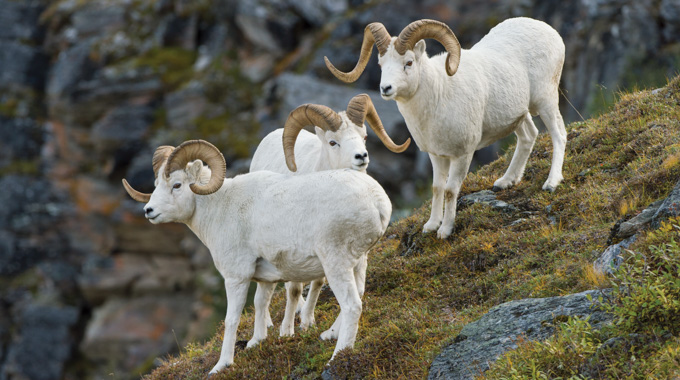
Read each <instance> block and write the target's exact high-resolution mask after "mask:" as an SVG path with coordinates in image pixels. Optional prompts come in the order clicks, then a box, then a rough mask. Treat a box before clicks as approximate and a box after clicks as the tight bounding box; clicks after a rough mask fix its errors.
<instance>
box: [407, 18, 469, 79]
mask: <svg viewBox="0 0 680 380" xmlns="http://www.w3.org/2000/svg"><path fill="white" fill-rule="evenodd" d="M425 38H432V39H434V40H436V41H437V42H439V43H440V44H442V45H443V46H444V48H446V51H447V52H448V53H449V54H448V55H447V56H446V73H447V74H448V75H449V76H451V75H453V74H455V73H456V71H458V64H459V63H460V43H459V42H458V39H457V38H456V36H455V35H454V34H453V32H452V31H451V28H449V27H448V25H446V24H444V23H443V22H440V21H436V20H427V19H423V20H418V21H414V22H412V23H410V24H408V25H407V26H406V27H405V28H404V30H402V31H401V33H399V38H397V41H396V42H395V44H394V48H395V49H396V50H397V53H399V54H404V53H405V52H406V51H407V50H412V49H413V47H414V46H415V45H416V42H418V41H420V40H422V39H425Z"/></svg>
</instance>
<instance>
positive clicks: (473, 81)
mask: <svg viewBox="0 0 680 380" xmlns="http://www.w3.org/2000/svg"><path fill="white" fill-rule="evenodd" d="M424 38H433V39H435V40H437V41H439V42H440V43H441V44H442V45H444V47H445V48H446V50H447V54H446V55H444V54H441V55H437V56H434V57H428V55H427V54H426V52H425V41H423V39H424ZM374 43H375V45H376V47H377V48H378V52H379V53H380V56H379V58H378V62H379V64H380V66H381V68H382V77H381V80H380V91H381V95H382V97H383V98H384V99H388V100H389V99H391V100H395V101H396V102H397V106H398V108H399V111H400V112H401V114H402V116H403V117H404V120H405V121H406V125H407V127H408V130H409V132H410V133H411V135H412V136H413V139H414V140H415V142H416V144H417V145H418V148H420V150H423V151H425V152H428V153H429V156H430V160H431V161H432V171H433V182H432V193H433V196H432V212H431V215H430V219H429V220H428V221H427V223H425V226H424V227H423V233H427V232H430V231H434V230H436V229H437V228H439V229H438V231H437V236H438V237H440V238H446V237H448V236H449V235H450V234H451V233H452V232H453V227H454V219H455V216H456V201H457V198H458V192H459V190H460V186H461V184H462V183H463V180H464V179H465V176H466V175H467V172H468V168H469V166H470V162H471V160H472V155H473V153H474V151H475V150H477V149H480V148H483V147H485V146H487V145H490V144H491V143H493V142H494V141H496V140H498V139H500V138H502V137H504V136H506V135H508V134H510V133H511V132H515V134H516V135H517V148H516V149H515V154H514V156H513V157H512V161H511V162H510V166H509V167H508V170H507V171H506V172H505V174H504V175H503V177H501V178H499V179H498V180H497V181H496V182H495V183H494V190H500V189H506V188H508V187H510V186H513V185H515V184H517V183H519V181H520V180H521V178H522V175H523V174H524V167H525V165H526V162H527V159H528V158H529V154H530V153H531V149H532V148H533V145H534V141H535V140H536V136H537V135H538V129H537V128H536V126H535V125H534V123H533V121H532V119H531V116H532V115H540V116H541V119H542V120H543V122H544V123H545V125H546V127H547V129H548V132H549V133H550V137H551V139H552V143H553V157H552V166H551V168H550V174H549V175H548V179H547V181H546V182H545V184H544V185H543V189H544V190H549V191H554V190H555V188H556V187H557V185H558V184H559V183H560V182H561V181H562V164H563V161H564V150H565V146H566V142H567V134H566V130H565V128H564V122H563V120H562V115H561V114H560V110H559V105H558V100H559V99H558V86H559V81H560V76H561V74H562V66H563V64H564V43H563V42H562V38H561V37H560V35H559V34H558V33H557V32H556V31H555V30H554V29H553V28H552V27H550V26H549V25H548V24H546V23H544V22H541V21H537V20H533V19H529V18H524V17H520V18H513V19H509V20H506V21H503V22H502V23H500V24H498V25H497V26H496V27H494V28H493V29H491V31H490V32H489V34H487V35H486V36H485V37H484V38H482V40H481V41H479V42H478V43H477V44H476V45H474V46H473V47H472V48H471V49H469V50H465V49H461V48H460V44H459V43H458V40H457V39H456V36H455V35H454V34H453V32H452V31H451V29H449V27H448V26H446V25H445V24H443V23H441V22H439V21H434V20H419V21H415V22H413V23H411V24H409V25H408V26H407V27H406V28H404V30H402V31H401V33H400V34H399V37H391V36H390V35H389V34H388V33H387V30H386V29H385V27H384V26H383V25H382V24H380V23H372V24H369V25H368V26H367V27H366V29H365V31H364V40H363V44H362V46H361V55H360V57H359V62H358V63H357V65H356V67H355V68H354V69H353V70H352V71H351V72H349V73H343V72H341V71H339V70H337V69H336V68H335V67H334V66H333V65H332V64H331V63H330V61H329V60H328V58H325V60H326V65H327V66H328V68H329V70H331V72H332V73H333V74H334V75H335V76H336V77H338V78H339V79H340V80H342V81H345V82H348V83H349V82H353V81H355V80H356V79H357V78H358V77H359V75H361V73H362V72H363V70H364V68H365V67H366V64H367V62H368V59H369V57H370V55H371V50H372V48H373V44H374ZM454 74H455V75H454ZM442 209H444V212H443V213H442ZM442 218H443V219H442Z"/></svg>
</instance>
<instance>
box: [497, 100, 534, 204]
mask: <svg viewBox="0 0 680 380" xmlns="http://www.w3.org/2000/svg"><path fill="white" fill-rule="evenodd" d="M515 135H517V146H516V147H515V154H513V156H512V160H511V161H510V166H508V170H506V172H505V174H504V175H503V176H502V177H501V178H499V179H498V180H496V182H494V184H493V190H494V191H498V190H503V189H507V188H509V187H511V186H514V185H516V184H518V183H519V181H521V180H522V176H523V175H524V168H525V166H526V164H527V160H528V159H529V155H530V154H531V150H532V149H533V147H534V142H535V141H536V136H538V128H536V125H534V121H533V120H532V119H531V114H529V113H528V112H527V113H526V115H525V116H524V120H522V121H521V122H520V123H519V125H518V126H517V129H515Z"/></svg>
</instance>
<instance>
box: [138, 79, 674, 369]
mask: <svg viewBox="0 0 680 380" xmlns="http://www.w3.org/2000/svg"><path fill="white" fill-rule="evenodd" d="M618 98H619V101H618V103H617V104H615V105H614V106H613V108H612V109H611V110H610V112H608V113H604V114H602V115H600V116H599V117H597V118H594V119H590V120H586V121H583V122H577V123H572V124H571V125H569V126H568V127H567V132H568V140H569V141H568V143H567V151H566V155H565V162H564V169H563V172H564V178H565V180H564V182H563V183H562V184H561V185H560V186H559V187H558V188H557V190H556V191H555V192H554V193H548V192H544V191H542V190H541V186H542V184H543V182H544V181H545V179H546V178H547V176H548V172H549V170H550V160H551V156H552V144H551V141H550V138H549V136H547V135H546V134H542V135H540V136H539V138H538V139H537V141H536V144H535V147H534V150H533V152H532V154H531V157H530V158H529V162H528V164H527V167H526V173H525V175H524V178H523V180H522V182H521V183H520V184H519V185H517V186H515V187H513V188H511V189H508V190H504V191H500V192H498V193H497V197H498V198H499V199H501V200H503V201H505V202H508V203H510V204H513V205H514V206H515V207H516V208H517V210H516V211H512V212H498V211H496V210H494V209H491V208H490V207H487V206H485V205H481V204H476V205H473V206H470V207H465V208H461V209H460V210H459V212H458V214H457V217H456V225H455V228H456V231H455V233H454V234H453V235H452V236H451V237H450V238H449V239H447V240H446V241H442V240H439V239H436V237H435V236H434V234H427V235H423V234H422V226H423V224H424V223H425V221H426V220H427V219H428V217H429V211H430V206H429V202H428V203H426V204H424V205H423V206H422V207H421V208H419V209H418V210H416V212H415V213H414V214H413V215H412V216H409V217H407V218H404V219H402V220H400V221H397V222H395V223H393V224H392V225H391V226H390V227H389V228H388V231H387V233H386V234H385V237H384V238H383V239H382V241H381V242H380V243H379V244H378V245H377V246H376V247H375V248H374V249H373V250H372V252H371V253H370V254H369V265H368V274H367V278H366V294H365V296H364V299H363V313H362V316H361V320H360V325H359V331H358V335H357V341H356V344H355V346H354V349H353V350H346V351H343V352H342V353H341V354H339V356H338V357H337V359H336V360H334V361H333V362H332V363H331V365H330V367H328V371H330V372H332V373H334V374H337V376H341V377H347V378H381V379H382V378H424V377H426V376H427V373H428V369H429V367H430V363H431V362H432V360H433V359H434V357H435V356H436V355H437V354H438V353H439V352H440V351H441V349H442V347H443V346H444V345H446V344H447V343H449V342H450V341H451V339H452V337H454V336H456V334H457V333H458V332H459V331H460V329H461V328H462V327H463V326H464V325H465V324H467V323H469V322H470V321H472V320H475V319H477V318H479V317H480V316H481V315H482V314H483V313H485V312H486V311H488V309H489V308H491V307H493V306H495V305H498V304H500V303H503V302H507V301H511V300H516V299H522V298H527V297H549V296H559V295H565V294H570V293H575V292H579V291H583V290H587V289H592V288H601V287H604V286H607V282H608V281H611V279H607V278H606V277H604V275H602V274H599V273H596V272H594V271H593V270H592V269H591V265H592V262H593V261H594V260H595V259H596V257H597V255H598V254H599V253H600V252H602V251H603V250H604V249H605V248H606V246H607V245H608V244H609V243H608V239H609V237H610V232H611V230H612V228H613V227H614V225H615V224H616V223H617V222H622V221H625V220H627V219H629V218H632V217H634V216H635V215H637V214H638V213H639V212H641V211H642V210H643V209H644V208H645V207H646V206H647V205H649V204H650V203H651V202H653V201H655V200H658V199H662V198H664V197H666V196H667V195H668V194H669V193H670V191H671V189H672V187H673V186H674V184H675V183H676V182H677V180H678V178H680V165H678V160H679V159H680V158H679V157H680V121H679V120H680V107H679V105H680V78H675V79H673V80H672V81H670V82H669V83H668V86H667V87H665V88H663V89H661V90H659V91H654V92H651V91H641V92H636V93H630V94H620V95H619V96H618ZM512 151H513V149H509V153H507V154H505V155H504V156H502V157H501V158H500V159H499V160H497V161H495V162H493V163H491V164H489V165H487V166H485V167H483V168H481V169H480V170H479V171H478V172H476V173H475V174H471V175H469V176H468V178H467V179H466V180H465V182H464V184H463V189H462V194H461V195H465V194H469V193H471V192H475V191H479V190H483V189H489V188H490V187H491V186H492V184H493V182H494V181H495V180H496V179H497V178H499V177H500V176H502V175H503V173H504V171H505V170H506V168H507V166H508V163H509V162H510V158H511V157H512V156H511V155H512ZM676 224H677V223H676ZM663 228H665V229H663ZM663 228H662V229H660V230H658V231H654V232H649V233H643V234H641V235H640V237H639V238H638V240H637V241H636V242H635V243H634V244H633V245H631V246H630V247H629V248H630V249H631V251H633V252H639V253H643V254H644V255H646V256H647V257H648V258H649V257H651V256H652V255H657V256H658V255H662V252H663V255H671V254H673V255H675V254H676V253H674V252H675V251H674V250H675V248H668V246H667V244H669V243H670V242H671V238H672V237H673V236H675V235H676V232H674V229H673V227H672V225H671V227H668V226H665V227H663ZM676 241H680V239H676ZM650 245H652V246H657V247H659V248H658V251H654V250H652V249H651V248H647V247H649V246H650ZM655 257H656V256H655ZM658 257H663V256H658ZM630 260H633V261H631V262H630V264H626V265H632V267H631V268H639V258H638V259H634V258H631V259H630ZM651 262H652V261H650V260H648V263H651ZM654 263H659V264H661V263H663V260H656V261H654ZM650 265H651V264H650ZM633 272H634V271H633ZM645 273H647V272H645ZM650 273H651V272H650ZM659 273H661V272H659ZM663 273H664V274H663V276H662V277H658V279H663V280H664V281H670V280H673V281H676V282H680V280H678V277H679V276H680V274H678V273H677V272H673V271H672V270H667V271H665V272H663ZM632 276H633V277H631V279H630V281H633V280H632V279H637V277H635V276H636V275H632ZM659 276H661V274H659ZM651 278H656V277H654V276H652V275H651V274H649V275H647V279H648V280H649V279H651ZM615 281H623V280H621V279H619V280H615ZM626 281H628V280H626ZM657 285H659V286H662V285H663V284H661V283H659V284H657ZM626 286H630V284H629V283H625V282H621V283H619V289H621V290H622V289H625V288H626ZM655 286H656V285H655ZM631 289H632V288H631ZM663 289H666V288H663V287H660V288H658V289H657V290H653V291H652V290H650V291H648V292H646V293H645V291H644V290H643V289H642V288H640V291H643V293H642V295H641V296H639V297H638V296H636V297H638V298H635V299H636V301H635V304H636V305H638V306H639V307H640V308H642V309H641V311H642V310H644V313H643V315H642V317H644V318H643V319H640V320H638V322H640V323H645V324H646V326H650V329H647V328H645V329H643V330H642V331H637V330H635V329H632V328H630V326H629V325H627V323H628V322H621V323H619V324H618V325H615V326H613V327H612V328H611V331H593V330H592V328H589V324H588V321H584V320H578V319H573V320H569V321H566V322H565V323H563V327H562V328H561V329H560V333H559V334H558V335H556V336H555V337H553V338H551V339H549V340H547V341H546V342H539V343H531V342H526V343H523V344H520V349H519V350H517V351H513V352H512V353H510V354H508V355H507V356H506V357H505V359H502V360H501V361H500V362H499V363H500V364H498V366H496V367H495V368H496V369H492V370H491V372H489V373H488V374H487V375H486V377H487V378H498V379H501V378H554V377H561V378H581V377H584V378H593V377H594V378H598V377H602V376H604V377H611V378H629V377H633V378H635V376H636V375H640V374H643V373H644V372H643V371H648V372H649V373H651V374H652V376H656V378H672V377H673V376H677V375H678V365H677V363H678V360H680V359H679V357H678V353H679V352H680V338H678V336H677V335H676V334H677V330H676V329H674V328H668V329H660V328H651V327H652V326H656V327H659V326H661V325H663V324H667V323H671V324H675V323H676V322H675V319H672V318H671V315H670V314H669V313H671V312H672V311H674V310H676V309H675V305H676V302H677V298H673V297H676V295H675V293H672V294H671V293H668V292H667V293H663V294H664V295H672V297H671V298H672V299H670V300H669V302H668V303H667V304H664V306H663V308H662V309H659V310H657V311H658V314H655V313H656V312H657V311H655V310H654V307H649V305H647V306H644V305H643V304H644V302H643V303H642V304H640V303H639V302H642V301H643V300H647V302H652V301H653V302H656V301H655V298H654V297H656V298H659V297H661V295H660V294H661V292H662V290H663ZM663 291H664V292H666V290H663ZM619 294H623V293H619ZM613 297H614V296H613ZM621 297H623V296H621ZM621 297H619V296H618V295H616V296H615V298H613V299H614V300H615V301H614V303H613V305H616V307H617V308H619V309H617V310H622V313H623V310H631V307H632V306H631V305H629V304H628V303H627V301H626V298H625V297H623V298H621ZM284 305H285V300H284V297H283V293H282V292H280V291H279V292H277V293H276V294H275V296H274V299H273V301H272V304H271V311H272V317H273V320H274V324H275V325H276V327H275V328H273V329H270V330H269V337H268V338H267V339H266V340H265V341H263V342H262V343H260V345H259V346H257V347H255V348H252V349H247V350H240V349H239V350H237V352H236V355H235V363H234V365H233V366H232V367H230V368H228V369H226V370H224V371H223V372H221V373H220V374H218V375H217V376H216V377H215V378H216V379H236V378H254V379H258V378H261V379H265V378H266V379H271V378H295V379H315V378H318V377H320V376H321V373H322V372H323V371H324V370H326V368H327V367H326V363H327V361H328V360H329V359H330V356H331V354H332V352H333V349H334V346H335V342H326V341H320V340H319V335H320V333H321V332H323V331H324V330H326V329H328V328H329V327H330V325H331V324H332V322H333V320H334V319H335V317H336V316H337V315H338V312H339V308H338V306H337V302H336V301H335V299H334V298H333V297H332V294H331V292H330V290H325V291H324V292H322V297H321V300H320V302H319V305H318V307H317V309H316V313H315V316H316V322H317V324H316V326H313V327H312V328H310V329H309V330H307V331H300V330H296V335H295V336H294V337H290V338H279V337H278V333H277V331H278V325H279V324H280V322H281V320H282V318H283V310H284ZM624 321H632V320H630V319H625V318H624ZM638 322H635V323H638ZM630 323H631V326H632V323H633V322H630ZM252 326H253V311H252V310H247V311H246V312H245V313H244V315H243V317H242V320H241V325H240V328H239V332H238V339H239V340H247V339H249V338H250V335H251V334H252ZM221 334H222V332H221V331H217V332H216V335H215V337H214V338H213V339H211V340H210V341H208V342H205V343H203V344H194V345H191V346H189V348H186V349H185V350H184V351H183V352H182V353H181V354H179V355H178V356H175V357H168V358H166V360H165V361H164V364H163V365H161V366H160V367H159V368H157V369H156V370H154V371H153V372H152V373H151V374H149V375H147V376H146V377H145V378H146V379H148V380H152V379H154V380H155V379H167V378H182V379H199V378H203V376H204V375H205V374H206V373H207V372H208V371H209V370H210V369H211V368H212V366H213V365H214V364H215V363H216V362H217V358H218V356H219V350H220V346H221ZM612 339H614V340H613V341H612ZM633 357H634V358H636V361H632V358H633ZM638 359H639V360H638ZM631 363H632V364H631ZM512 371H516V372H512ZM513 373H516V376H515V375H514V374H513ZM666 375H668V376H667V377H663V376H666ZM640 376H641V377H637V378H642V377H644V375H640ZM652 378H654V377H652Z"/></svg>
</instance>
